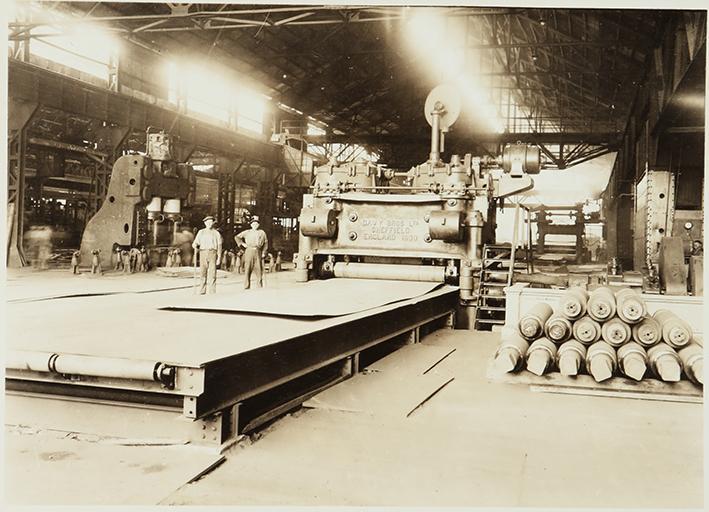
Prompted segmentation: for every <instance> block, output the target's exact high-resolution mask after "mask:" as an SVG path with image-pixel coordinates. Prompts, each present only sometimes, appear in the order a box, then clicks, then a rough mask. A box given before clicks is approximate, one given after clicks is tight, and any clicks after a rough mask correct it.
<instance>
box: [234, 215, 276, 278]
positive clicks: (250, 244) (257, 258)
mask: <svg viewBox="0 0 709 512" xmlns="http://www.w3.org/2000/svg"><path fill="white" fill-rule="evenodd" d="M234 240H235V241H236V245H238V246H239V247H245V248H246V251H245V252H244V267H245V276H244V290H248V289H249V288H251V273H252V272H253V273H255V274H256V282H257V283H258V285H259V287H263V258H265V257H266V250H267V249H268V237H267V236H266V232H265V231H264V230H262V229H259V219H258V217H256V216H254V217H252V218H251V229H247V230H245V231H242V232H241V233H239V234H238V235H236V236H235V237H234Z"/></svg>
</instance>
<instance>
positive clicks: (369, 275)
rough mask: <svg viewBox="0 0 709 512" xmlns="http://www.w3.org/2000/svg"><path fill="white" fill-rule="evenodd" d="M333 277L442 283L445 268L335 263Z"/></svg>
mask: <svg viewBox="0 0 709 512" xmlns="http://www.w3.org/2000/svg"><path fill="white" fill-rule="evenodd" d="M333 272H334V275H335V277H343V278H349V279H392V280H398V281H424V282H431V283H442V282H444V281H445V268H444V267H434V266H422V265H395V264H384V263H344V262H337V263H335V266H334V269H333Z"/></svg>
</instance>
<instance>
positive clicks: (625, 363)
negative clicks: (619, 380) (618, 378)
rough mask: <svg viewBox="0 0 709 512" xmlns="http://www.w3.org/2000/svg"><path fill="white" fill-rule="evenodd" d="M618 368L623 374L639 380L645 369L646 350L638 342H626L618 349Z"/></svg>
mask: <svg viewBox="0 0 709 512" xmlns="http://www.w3.org/2000/svg"><path fill="white" fill-rule="evenodd" d="M618 368H619V369H620V371H621V372H622V373H623V375H625V376H627V377H630V378H631V379H633V380H636V381H638V382H640V381H641V380H642V379H643V377H644V376H645V372H646V371H647V352H646V351H645V349H644V348H643V347H642V345H640V344H639V343H634V342H632V341H631V342H630V343H626V344H625V345H623V346H622V347H620V348H619V349H618Z"/></svg>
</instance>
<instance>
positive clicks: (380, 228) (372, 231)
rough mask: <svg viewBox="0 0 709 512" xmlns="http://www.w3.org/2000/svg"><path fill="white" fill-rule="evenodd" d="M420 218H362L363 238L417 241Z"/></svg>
mask: <svg viewBox="0 0 709 512" xmlns="http://www.w3.org/2000/svg"><path fill="white" fill-rule="evenodd" d="M422 223H423V222H422V221H420V220H418V219H401V218H388V219H387V218H375V217H369V218H364V219H362V228H361V232H362V239H363V240H372V241H401V242H417V241H418V240H420V233H421V224H422Z"/></svg>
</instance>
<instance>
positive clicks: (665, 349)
mask: <svg viewBox="0 0 709 512" xmlns="http://www.w3.org/2000/svg"><path fill="white" fill-rule="evenodd" d="M647 357H648V359H649V361H650V368H651V369H652V371H653V373H654V374H655V375H657V376H658V377H659V378H660V379H661V380H663V381H665V382H679V379H680V377H681V375H682V360H681V359H680V357H679V355H678V354H677V352H675V349H673V348H672V347H671V346H669V345H668V344H667V343H658V344H657V345H655V346H654V347H652V348H651V349H650V350H648V351H647Z"/></svg>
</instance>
